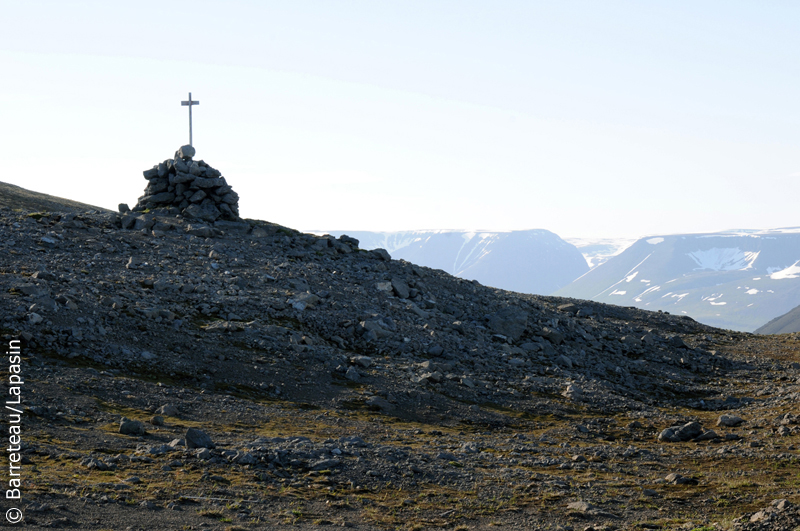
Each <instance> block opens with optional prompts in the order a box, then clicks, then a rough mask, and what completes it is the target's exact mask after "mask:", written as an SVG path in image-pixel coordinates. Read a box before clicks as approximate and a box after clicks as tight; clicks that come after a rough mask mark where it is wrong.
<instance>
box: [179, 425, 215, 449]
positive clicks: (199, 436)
mask: <svg viewBox="0 0 800 531" xmlns="http://www.w3.org/2000/svg"><path fill="white" fill-rule="evenodd" d="M184 439H185V440H186V448H189V449H190V450H191V449H193V448H216V446H215V445H214V443H213V442H212V441H211V437H209V436H208V434H206V432H204V431H202V430H198V429H197V428H189V429H188V430H186V435H185V436H184Z"/></svg>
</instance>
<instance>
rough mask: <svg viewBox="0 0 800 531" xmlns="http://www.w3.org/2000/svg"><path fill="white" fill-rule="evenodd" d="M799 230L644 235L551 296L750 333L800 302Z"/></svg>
mask: <svg viewBox="0 0 800 531" xmlns="http://www.w3.org/2000/svg"><path fill="white" fill-rule="evenodd" d="M798 264H800V229H777V230H770V231H729V232H720V233H711V234H678V235H671V236H658V237H650V238H644V239H641V240H639V241H637V242H636V243H635V244H633V245H632V246H630V247H629V248H628V249H626V250H625V251H623V252H622V253H621V254H619V255H617V256H614V257H613V258H611V259H610V260H608V261H607V262H605V263H604V264H602V265H600V266H598V267H596V268H595V269H593V270H592V271H590V272H589V273H587V274H585V275H583V276H582V277H581V278H579V279H577V280H575V281H574V282H573V283H572V284H570V285H569V286H566V287H565V288H563V289H561V290H559V291H557V292H556V295H562V296H568V297H578V298H582V299H591V300H596V301H599V302H606V303H611V304H619V305H622V306H635V307H637V308H643V309H648V310H653V311H656V310H662V311H668V312H670V313H675V314H679V315H689V316H691V317H693V318H694V319H697V320H698V321H700V322H703V323H706V324H709V325H712V326H718V327H720V328H728V329H732V330H743V331H754V330H755V329H756V328H758V327H759V326H761V325H763V324H764V323H766V322H767V321H769V320H770V319H773V318H775V317H777V316H780V315H782V314H784V313H786V312H788V311H789V310H791V309H792V308H794V307H795V306H797V305H798V302H800V266H799V265H798Z"/></svg>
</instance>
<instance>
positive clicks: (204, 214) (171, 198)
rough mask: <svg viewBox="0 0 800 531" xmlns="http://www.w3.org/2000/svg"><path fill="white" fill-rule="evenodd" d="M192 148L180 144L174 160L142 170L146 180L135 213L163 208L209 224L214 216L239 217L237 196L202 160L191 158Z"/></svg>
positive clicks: (230, 218) (214, 218)
mask: <svg viewBox="0 0 800 531" xmlns="http://www.w3.org/2000/svg"><path fill="white" fill-rule="evenodd" d="M194 154H195V150H194V148H193V147H192V146H182V147H181V148H180V149H179V150H178V151H176V152H175V158H174V159H167V160H165V161H164V162H161V163H159V164H157V165H155V166H153V167H152V168H151V169H149V170H145V171H144V172H143V173H144V178H145V179H147V180H148V181H149V184H148V185H147V188H145V190H144V195H143V196H141V197H140V198H139V202H138V203H137V204H136V206H135V207H133V210H134V211H135V212H141V211H143V210H153V209H156V208H163V209H167V210H169V212H170V213H172V214H181V215H182V216H183V217H185V218H190V219H200V220H203V221H207V222H209V223H213V222H214V221H216V220H218V219H224V220H229V221H237V220H239V195H238V194H237V193H236V192H234V191H233V188H231V186H230V185H229V184H228V183H227V182H226V181H225V177H223V176H222V174H221V173H220V172H219V170H215V169H214V168H212V167H211V166H209V165H208V164H206V163H205V162H203V161H202V160H196V161H195V160H192V157H194Z"/></svg>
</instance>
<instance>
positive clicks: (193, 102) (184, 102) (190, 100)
mask: <svg viewBox="0 0 800 531" xmlns="http://www.w3.org/2000/svg"><path fill="white" fill-rule="evenodd" d="M181 105H188V106H189V145H190V146H191V145H192V105H200V102H199V101H192V93H191V92H190V93H189V101H182V102H181Z"/></svg>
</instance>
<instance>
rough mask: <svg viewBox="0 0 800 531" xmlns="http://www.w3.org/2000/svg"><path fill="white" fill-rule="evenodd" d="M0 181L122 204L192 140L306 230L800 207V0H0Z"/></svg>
mask: <svg viewBox="0 0 800 531" xmlns="http://www.w3.org/2000/svg"><path fill="white" fill-rule="evenodd" d="M0 13H2V17H0V181H3V182H7V183H11V184H16V185H19V186H23V187H25V188H28V189H31V190H35V191H39V192H45V193H49V194H53V195H58V196H62V197H67V198H70V199H74V200H78V201H82V202H85V203H89V204H93V205H97V206H102V207H106V208H112V209H116V207H117V205H118V204H119V203H127V204H129V205H131V206H133V205H134V204H135V203H136V199H137V197H138V196H140V195H141V194H142V192H143V190H144V186H145V185H146V182H145V180H144V179H143V177H142V171H143V170H146V169H148V168H150V167H152V166H153V165H154V164H157V163H158V162H161V161H163V160H165V159H167V158H171V157H172V156H173V155H174V152H175V150H177V148H178V147H180V146H181V145H183V144H186V143H188V136H189V135H188V110H187V108H186V107H182V106H181V105H180V102H181V100H185V99H187V96H188V93H189V92H192V96H193V98H194V99H196V100H199V101H200V105H199V106H197V107H194V108H193V111H192V112H193V120H194V130H193V136H194V147H195V148H196V149H197V156H196V158H200V159H203V160H205V161H206V162H207V163H209V164H210V165H211V166H213V167H215V168H217V169H219V170H220V171H221V172H222V174H223V175H224V176H225V177H226V179H227V181H228V183H229V184H231V185H232V186H233V188H234V189H235V190H236V191H237V192H238V193H239V195H240V196H241V199H240V210H241V214H242V215H243V216H244V217H248V218H257V219H264V220H268V221H271V222H274V223H279V224H281V225H285V226H289V227H293V228H296V229H300V230H305V231H310V230H347V229H350V230H412V229H414V230H417V229H482V230H518V229H533V228H542V229H548V230H551V231H553V232H555V233H556V234H558V235H560V236H562V237H581V238H614V237H640V236H645V235H657V234H674V233H688V232H710V231H718V230H727V229H756V228H761V229H763V228H777V227H788V226H798V225H800V214H798V209H797V198H798V197H800V160H799V159H798V149H797V147H798V145H800V112H799V111H800V98H798V96H797V90H798V87H800V75H799V74H800V71H799V69H800V32H798V31H797V30H796V28H797V27H798V26H800V4H798V3H796V2H788V1H775V2H740V1H731V0H726V1H711V0H709V1H703V2H697V1H674V0H670V1H655V0H654V1H649V2H641V1H616V0H604V1H602V2H597V1H593V0H590V1H572V0H559V1H536V0H527V1H510V0H509V1H505V0H483V1H470V0H456V1H438V0H424V1H415V0H407V1H402V2H401V1H391V0H385V1H380V0H364V1H344V0H326V1H322V0H319V1H308V0H293V1H291V2H286V1H280V2H279V1H259V2H244V1H230V0H229V1H225V2H218V1H193V2H182V1H168V0H166V1H165V0H161V1H157V2H151V1H137V2H125V3H123V2H108V1H96V2H90V1H86V2H77V1H71V0H59V1H53V2H48V1H37V0H30V1H26V2H19V1H12V0H0Z"/></svg>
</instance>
